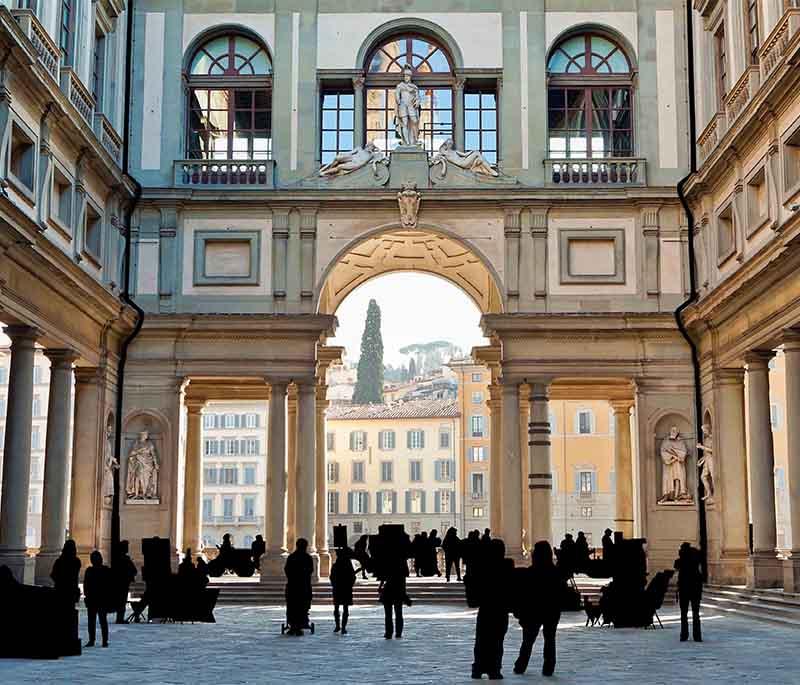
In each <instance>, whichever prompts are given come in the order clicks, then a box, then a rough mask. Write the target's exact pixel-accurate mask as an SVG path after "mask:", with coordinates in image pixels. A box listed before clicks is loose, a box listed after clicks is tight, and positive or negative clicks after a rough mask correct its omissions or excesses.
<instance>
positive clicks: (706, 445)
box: [697, 423, 714, 502]
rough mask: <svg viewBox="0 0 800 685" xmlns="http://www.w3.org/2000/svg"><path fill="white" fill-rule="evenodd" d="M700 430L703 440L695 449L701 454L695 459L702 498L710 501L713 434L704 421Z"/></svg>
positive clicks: (712, 473) (712, 495)
mask: <svg viewBox="0 0 800 685" xmlns="http://www.w3.org/2000/svg"><path fill="white" fill-rule="evenodd" d="M700 430H701V431H703V442H702V443H699V444H698V445H697V449H698V450H700V451H701V452H702V453H703V456H702V457H700V459H698V460H697V465H698V466H699V467H700V482H701V483H702V484H703V493H704V494H703V499H704V500H705V501H707V502H711V501H713V499H714V436H713V435H712V434H711V426H709V425H708V424H707V423H704V424H703V425H702V426H701V427H700Z"/></svg>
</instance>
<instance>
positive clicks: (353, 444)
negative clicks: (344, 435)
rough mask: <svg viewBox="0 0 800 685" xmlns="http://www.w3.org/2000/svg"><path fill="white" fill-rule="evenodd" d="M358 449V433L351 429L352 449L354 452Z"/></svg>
mask: <svg viewBox="0 0 800 685" xmlns="http://www.w3.org/2000/svg"><path fill="white" fill-rule="evenodd" d="M355 449H356V434H355V431H350V451H351V452H353V451H354V450H355Z"/></svg>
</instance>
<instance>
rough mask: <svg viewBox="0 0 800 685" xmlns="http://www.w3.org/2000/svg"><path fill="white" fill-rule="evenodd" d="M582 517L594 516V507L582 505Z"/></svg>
mask: <svg viewBox="0 0 800 685" xmlns="http://www.w3.org/2000/svg"><path fill="white" fill-rule="evenodd" d="M581 518H585V519H590V518H592V508H591V507H581Z"/></svg>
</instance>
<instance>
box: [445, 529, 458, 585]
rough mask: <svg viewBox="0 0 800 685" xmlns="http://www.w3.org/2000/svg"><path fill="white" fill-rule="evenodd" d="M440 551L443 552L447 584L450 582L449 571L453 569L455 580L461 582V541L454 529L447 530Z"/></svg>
mask: <svg viewBox="0 0 800 685" xmlns="http://www.w3.org/2000/svg"><path fill="white" fill-rule="evenodd" d="M442 550H444V574H445V577H446V578H447V582H448V583H449V582H450V569H451V568H453V569H455V572H456V578H457V579H458V580H461V539H460V538H459V537H458V531H457V530H456V529H455V528H449V529H448V531H447V533H445V536H444V540H442Z"/></svg>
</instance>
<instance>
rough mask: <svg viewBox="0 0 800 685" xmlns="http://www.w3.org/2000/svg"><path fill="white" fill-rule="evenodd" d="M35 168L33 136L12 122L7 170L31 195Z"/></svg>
mask: <svg viewBox="0 0 800 685" xmlns="http://www.w3.org/2000/svg"><path fill="white" fill-rule="evenodd" d="M35 168H36V145H35V144H34V142H33V138H32V137H31V136H29V135H28V134H27V133H26V132H25V131H23V129H22V128H21V127H20V126H18V125H17V123H16V122H14V123H13V124H12V125H11V156H10V158H9V161H8V170H9V171H10V172H11V174H12V176H13V178H14V180H16V181H18V183H19V184H20V185H21V186H22V189H23V190H26V191H28V193H29V194H30V195H31V196H33V194H34V186H35V183H34V170H35Z"/></svg>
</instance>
